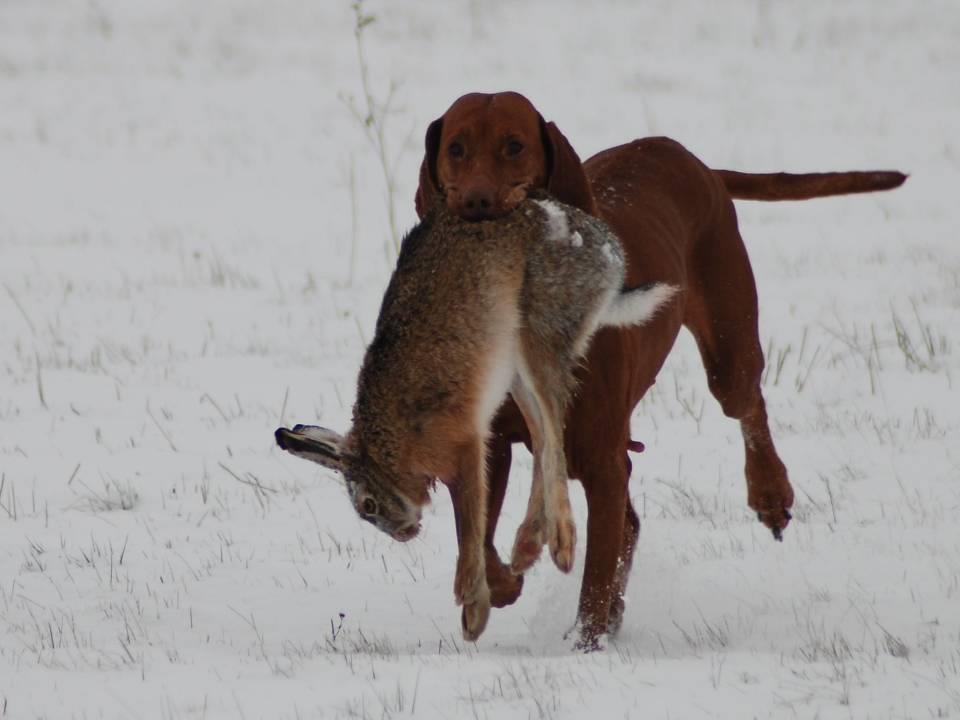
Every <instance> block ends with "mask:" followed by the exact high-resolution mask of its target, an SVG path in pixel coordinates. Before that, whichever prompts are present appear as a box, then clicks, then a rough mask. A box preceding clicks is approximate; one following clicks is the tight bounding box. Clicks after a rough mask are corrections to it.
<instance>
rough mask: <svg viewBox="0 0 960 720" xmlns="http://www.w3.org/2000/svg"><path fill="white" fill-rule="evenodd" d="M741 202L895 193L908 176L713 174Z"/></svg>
mask: <svg viewBox="0 0 960 720" xmlns="http://www.w3.org/2000/svg"><path fill="white" fill-rule="evenodd" d="M714 172H715V173H716V174H717V175H718V176H719V177H720V179H721V180H722V181H723V184H724V185H726V187H727V192H729V193H730V195H731V196H732V197H734V198H737V199H738V200H809V199H810V198H818V197H828V196H830V195H850V194H853V193H867V192H876V191H878V190H892V189H893V188H895V187H900V186H901V185H903V183H904V181H905V180H906V179H907V176H906V175H904V174H903V173H902V172H897V171H896V170H851V171H849V172H828V173H804V174H794V173H742V172H736V171H734V170H714Z"/></svg>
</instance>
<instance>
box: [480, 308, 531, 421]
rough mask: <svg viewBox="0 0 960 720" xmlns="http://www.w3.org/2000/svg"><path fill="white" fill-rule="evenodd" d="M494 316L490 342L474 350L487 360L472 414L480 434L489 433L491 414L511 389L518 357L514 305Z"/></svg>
mask: <svg viewBox="0 0 960 720" xmlns="http://www.w3.org/2000/svg"><path fill="white" fill-rule="evenodd" d="M496 315H499V317H498V318H497V320H498V322H496V323H495V327H494V328H493V331H492V333H491V334H490V343H489V345H488V346H487V347H480V348H477V352H478V353H480V354H482V355H483V356H484V357H485V361H486V362H484V363H482V367H483V370H482V371H481V372H482V373H483V376H482V377H481V379H480V398H479V400H480V401H479V402H478V403H477V411H476V415H475V417H474V423H475V427H476V429H477V434H479V435H481V436H483V437H485V436H486V435H487V433H488V432H489V430H490V422H491V421H492V420H493V416H494V415H495V414H496V412H497V410H498V409H499V408H500V406H501V405H502V404H503V401H504V398H506V396H507V393H508V392H509V391H510V386H511V385H512V384H513V379H514V378H515V377H516V375H517V362H518V357H519V346H518V340H517V328H518V327H519V324H520V319H519V316H518V313H517V309H516V307H513V308H510V309H504V310H503V312H502V313H496Z"/></svg>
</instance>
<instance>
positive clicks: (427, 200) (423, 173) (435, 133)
mask: <svg viewBox="0 0 960 720" xmlns="http://www.w3.org/2000/svg"><path fill="white" fill-rule="evenodd" d="M441 132H443V118H438V119H436V120H434V121H433V122H432V123H430V126H429V127H428V128H427V135H426V137H425V138H424V152H423V162H422V163H420V184H419V186H417V195H416V197H415V198H414V204H415V205H416V207H417V217H419V218H420V219H421V220H423V218H424V217H425V216H426V214H427V211H428V210H429V209H430V207H431V206H432V205H433V202H434V198H435V197H436V196H437V195H438V194H440V181H439V180H438V179H437V154H438V153H439V152H440V133H441Z"/></svg>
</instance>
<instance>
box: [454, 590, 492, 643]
mask: <svg viewBox="0 0 960 720" xmlns="http://www.w3.org/2000/svg"><path fill="white" fill-rule="evenodd" d="M489 619H490V598H489V597H488V598H487V599H486V600H485V601H477V602H475V603H464V604H463V611H462V612H461V613H460V626H461V628H462V629H463V639H464V640H466V641H467V642H475V641H476V640H477V638H479V637H480V635H482V634H483V631H484V630H485V629H486V627H487V620H489Z"/></svg>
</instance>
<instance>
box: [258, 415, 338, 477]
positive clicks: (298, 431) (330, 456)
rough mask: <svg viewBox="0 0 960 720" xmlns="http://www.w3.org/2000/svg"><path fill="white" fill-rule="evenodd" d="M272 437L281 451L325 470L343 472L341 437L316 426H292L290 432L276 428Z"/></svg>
mask: <svg viewBox="0 0 960 720" xmlns="http://www.w3.org/2000/svg"><path fill="white" fill-rule="evenodd" d="M273 437H274V438H275V439H276V441H277V445H279V446H280V447H281V448H282V449H284V450H286V451H287V452H288V453H291V454H292V455H296V456H297V457H302V458H303V459H304V460H311V461H312V462H315V463H319V464H320V465H323V466H324V467H326V468H330V469H331V470H336V471H337V472H339V473H342V472H343V458H342V456H341V454H340V448H341V446H342V445H343V436H341V435H340V434H339V433H336V432H334V431H333V430H327V428H322V427H317V426H316V425H294V427H293V429H292V430H288V429H287V428H277V430H276V432H275V433H274V434H273Z"/></svg>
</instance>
